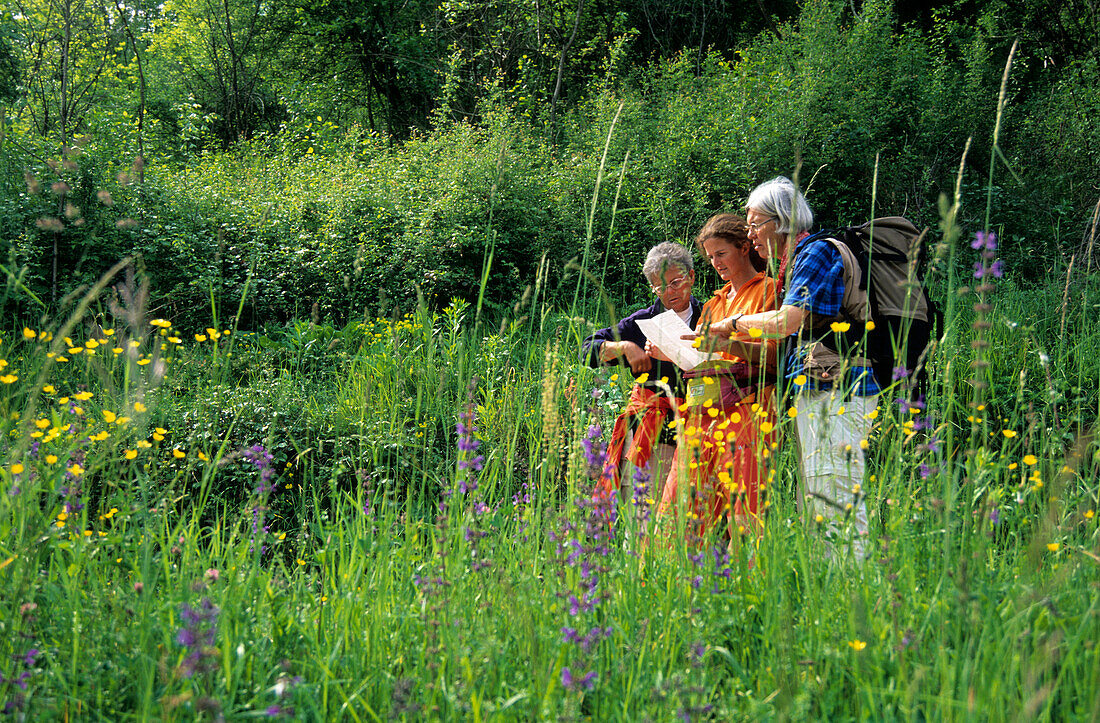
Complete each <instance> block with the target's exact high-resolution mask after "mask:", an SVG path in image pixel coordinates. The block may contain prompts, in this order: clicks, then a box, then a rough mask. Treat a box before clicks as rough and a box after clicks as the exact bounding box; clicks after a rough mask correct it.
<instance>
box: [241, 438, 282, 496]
mask: <svg viewBox="0 0 1100 723" xmlns="http://www.w3.org/2000/svg"><path fill="white" fill-rule="evenodd" d="M243 456H244V458H245V459H246V460H248V461H249V462H251V463H252V464H254V465H255V466H256V469H258V470H260V484H259V485H257V487H256V492H257V493H259V494H261V495H266V494H267V493H268V492H270V491H271V490H272V489H274V485H273V483H272V481H271V480H272V478H273V477H274V476H275V468H274V467H272V466H271V462H272V460H274V457H272V456H271V452H268V451H267V450H266V449H264V446H263V445H262V444H254V445H252V446H251V447H249V448H248V449H246V450H245V451H244V453H243Z"/></svg>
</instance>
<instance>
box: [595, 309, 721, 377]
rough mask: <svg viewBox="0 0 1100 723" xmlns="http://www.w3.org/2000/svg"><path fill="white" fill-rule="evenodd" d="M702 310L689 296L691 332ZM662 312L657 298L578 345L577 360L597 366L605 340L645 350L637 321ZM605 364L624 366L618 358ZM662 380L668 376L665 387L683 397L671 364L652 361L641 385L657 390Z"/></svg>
mask: <svg viewBox="0 0 1100 723" xmlns="http://www.w3.org/2000/svg"><path fill="white" fill-rule="evenodd" d="M702 310H703V305H702V304H701V303H700V302H699V300H698V299H696V298H695V296H694V295H692V297H691V318H690V319H689V320H688V326H690V327H691V328H692V329H694V328H695V325H696V324H697V323H698V322H699V314H700V313H701V312H702ZM664 311H666V309H665V307H664V304H662V303H661V300H660V299H657V300H656V301H654V302H653V304H652V305H650V306H647V307H646V308H644V309H638V310H637V311H635V312H634V313H633V314H631V315H630V316H628V317H626V318H625V319H623V320H622V321H620V322H619V323H618V324H616V325H615V326H609V327H607V328H605V329H600V330H599V331H597V332H595V333H594V334H592V336H590V337H588V338H587V339H585V340H584V341H583V342H582V343H581V361H583V362H584V363H585V364H587V365H588V366H590V367H598V366H600V364H601V362H600V347H601V346H602V345H603V343H604V342H607V341H619V340H621V341H632V342H634V343H635V344H637V345H638V346H640V347H641V348H642V349H645V342H646V337H645V334H643V333H642V330H641V329H639V328H638V320H639V319H652V318H653V317H655V316H657V315H658V314H661V313H663V312H664ZM605 363H607V364H620V363H623V364H624V366H625V363H624V362H623V361H622V358H621V357H615V358H614V359H612V360H611V361H609V362H605ZM662 377H668V386H669V387H671V389H672V391H673V392H674V393H675V394H676V396H678V397H682V396H684V380H683V377H682V375H681V373H680V367H678V366H676V365H675V364H674V363H672V362H666V361H659V360H657V359H654V360H653V368H652V369H650V370H649V379H648V380H647V381H646V383H645V386H647V387H650V388H652V389H655V390H659V387H657V384H656V383H657V382H659V381H660V380H661V378H662Z"/></svg>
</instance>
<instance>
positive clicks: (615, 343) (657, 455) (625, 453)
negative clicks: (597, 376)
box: [581, 241, 702, 499]
mask: <svg viewBox="0 0 1100 723" xmlns="http://www.w3.org/2000/svg"><path fill="white" fill-rule="evenodd" d="M642 273H643V274H644V275H645V278H646V280H647V281H648V282H649V286H650V289H651V290H652V291H653V294H654V295H655V296H656V297H657V298H656V300H654V302H653V303H652V304H650V305H649V306H647V307H645V308H642V309H638V310H637V311H635V312H634V313H633V314H631V315H630V316H627V317H626V318H625V319H623V320H621V321H619V322H618V323H617V324H615V325H614V326H609V327H607V328H605V329H600V330H599V331H597V332H595V333H594V334H592V335H591V336H589V337H588V338H587V339H585V340H584V342H582V344H581V359H582V360H583V361H584V362H585V363H586V364H588V365H589V366H593V367H595V366H599V365H601V364H626V365H627V366H629V367H630V371H631V373H633V374H634V375H636V376H637V377H638V380H639V381H638V383H636V384H635V385H634V389H633V390H632V391H631V393H630V400H629V401H628V402H627V406H626V408H625V409H624V410H623V411H622V413H621V414H620V415H619V418H618V419H617V420H616V421H615V428H614V430H613V431H612V433H611V442H610V443H609V445H608V450H607V463H606V465H605V467H604V473H603V475H602V476H601V479H600V483H599V486H600V488H601V489H602V490H603V491H604V492H606V493H610V492H611V491H612V490H618V489H619V486H620V484H621V483H622V479H623V475H622V469H621V468H622V465H623V462H624V460H625V461H629V462H631V463H632V464H633V465H635V466H636V467H638V468H641V469H646V468H647V467H648V472H649V475H650V479H651V480H653V481H654V483H655V484H656V485H658V486H659V485H660V484H661V483H662V482H663V480H664V478H665V474H667V472H668V470H669V469H670V468H671V462H672V456H673V453H674V452H675V451H676V447H675V445H676V438H675V435H674V434H673V433H672V432H671V430H669V429H668V425H667V424H666V420H667V418H668V416H669V414H670V413H671V411H672V405H673V404H678V403H679V401H678V399H679V398H681V397H683V396H684V392H683V389H684V380H683V377H682V376H681V373H680V368H679V367H677V366H676V365H675V364H674V363H672V362H670V361H665V360H661V359H655V358H653V357H652V356H650V355H649V354H648V353H647V352H646V351H645V343H646V336H645V334H643V333H642V330H641V329H640V328H639V327H638V321H640V320H641V319H651V318H653V317H654V316H657V315H658V314H660V313H662V312H664V311H666V310H668V309H671V310H672V311H674V312H676V313H677V314H678V315H679V316H680V318H682V319H683V320H684V322H685V323H687V325H688V326H689V327H692V328H694V327H695V325H696V323H697V322H698V321H699V312H700V311H701V310H702V304H700V303H699V301H698V300H697V299H696V298H695V297H694V296H693V295H692V293H691V288H692V286H693V285H694V284H695V270H694V264H693V262H692V257H691V251H689V250H688V249H687V248H685V247H684V246H681V245H680V244H678V243H673V242H671V241H666V242H664V243H659V244H657V245H656V246H654V247H653V248H651V249H650V250H649V253H647V254H646V258H645V263H644V264H642ZM666 389H667V390H668V391H671V392H672V396H671V397H670V396H669V394H668V391H666ZM655 494H656V497H655V499H660V494H661V491H660V489H656V490H655Z"/></svg>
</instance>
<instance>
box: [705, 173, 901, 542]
mask: <svg viewBox="0 0 1100 723" xmlns="http://www.w3.org/2000/svg"><path fill="white" fill-rule="evenodd" d="M746 220H747V221H748V227H749V237H750V238H751V239H752V240H753V243H754V245H755V247H756V250H757V252H758V253H759V254H760V255H761V256H763V257H764V258H770V259H778V260H779V280H780V282H781V283H782V281H783V277H784V276H785V275H786V274H785V271H786V266H787V262H786V260H787V259H788V258H790V259H791V261H790V267H791V268H790V274H789V279H787V282H786V285H785V293H784V295H783V301H782V304H781V305H780V307H779V310H778V311H770V312H764V313H761V314H738V315H734V316H731V317H729V318H727V319H723V320H722V321H720V322H718V323H716V324H712V325H711V326H710V333H711V334H717V335H720V336H728V335H730V334H733V333H737V332H740V333H748V332H750V330H752V329H759V330H760V331H762V332H763V333H764V334H765V335H768V336H772V337H790V338H791V343H790V344H789V346H790V347H791V353H790V354H789V355H788V361H787V369H786V376H787V378H788V379H789V380H791V381H792V385H791V387H790V389H791V391H792V392H793V393H794V395H795V396H794V400H793V405H792V406H793V407H794V408H795V409H796V410H797V411H796V415H797V416H796V418H795V422H796V429H797V431H798V441H799V448H800V459H801V464H802V489H801V490H800V494H799V506H800V508H802V509H803V510H804V513H805V515H806V517H807V518H808V519H815V520H817V521H820V522H824V521H829V522H830V523H835V524H836V525H838V526H840V527H847V526H849V525H850V527H851V531H852V535H853V537H852V549H853V551H854V552H855V553H856V554H857V555H862V553H863V550H864V549H865V544H866V536H867V531H868V525H867V506H866V504H865V503H864V495H863V491H862V490H863V486H862V485H863V468H864V460H863V449H864V448H866V446H867V435H868V433H869V432H870V430H871V419H873V418H874V416H875V415H874V414H873V412H874V410H875V407H876V406H877V404H878V394H879V391H880V389H879V386H878V384H877V383H876V382H875V377H874V374H873V373H872V371H871V362H870V361H869V360H868V359H866V358H864V357H862V356H861V355H860V354H859V353H857V351H854V350H852V349H851V348H850V346H849V344H848V342H847V341H846V338H850V337H846V335H845V333H844V332H846V331H848V330H851V326H852V320H856V319H863V320H864V321H866V320H867V318H868V317H867V316H866V313H865V312H864V311H858V312H857V311H855V310H853V309H851V308H850V307H851V304H852V301H851V297H849V298H847V299H846V298H845V290H846V288H847V287H848V286H849V285H850V284H854V283H857V282H856V280H853V279H849V278H847V277H846V274H845V272H844V260H843V257H842V255H841V254H842V251H841V250H840V248H838V245H837V244H834V243H833V242H832V240H830V238H829V237H828V236H823V235H814V236H810V235H809V233H808V230H809V228H810V225H811V224H812V223H813V212H812V211H811V210H810V206H809V204H808V203H807V202H806V199H805V197H804V196H803V195H802V193H801V192H800V191H799V190H798V189H797V188H796V187H795V185H794V184H793V183H792V182H791V181H790V180H789V179H787V178H783V177H779V178H775V179H773V180H771V181H768V182H767V183H764V184H761V185H760V186H758V187H757V188H756V190H754V191H753V192H752V194H750V196H749V200H748V204H747V210H746ZM792 244H793V246H794V248H793V253H791V251H792V249H791V248H790V247H791V245H792ZM849 253H850V252H849ZM852 296H854V294H853V295H852ZM856 323H857V324H858V323H860V322H856ZM852 331H853V332H860V333H861V332H862V331H863V329H862V327H860V328H858V329H854V330H852ZM851 336H852V337H858V336H859V334H858V333H854V334H852V335H851Z"/></svg>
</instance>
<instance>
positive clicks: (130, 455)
mask: <svg viewBox="0 0 1100 723" xmlns="http://www.w3.org/2000/svg"><path fill="white" fill-rule="evenodd" d="M122 456H124V457H125V458H126V459H133V458H134V457H137V450H136V449H127V450H125V451H124V452H123V453H122Z"/></svg>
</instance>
